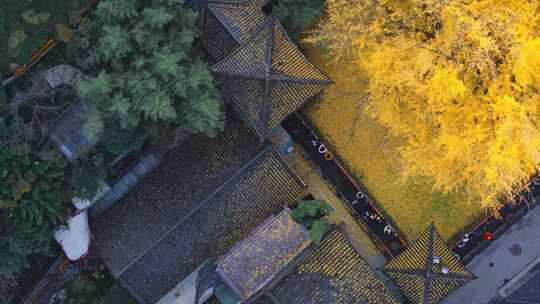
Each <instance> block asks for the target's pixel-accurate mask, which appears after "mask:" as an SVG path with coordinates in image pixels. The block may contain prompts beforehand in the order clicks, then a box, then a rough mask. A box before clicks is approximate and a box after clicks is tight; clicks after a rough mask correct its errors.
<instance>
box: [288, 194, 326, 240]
mask: <svg viewBox="0 0 540 304" xmlns="http://www.w3.org/2000/svg"><path fill="white" fill-rule="evenodd" d="M330 211H331V209H330V206H328V204H327V203H326V202H323V201H320V200H310V201H301V202H300V203H298V206H296V208H294V209H293V210H292V212H291V217H292V218H293V220H294V221H295V222H298V223H300V224H302V225H304V226H306V227H307V228H308V229H309V238H310V239H311V241H313V242H314V243H315V244H320V243H321V241H322V239H323V237H324V235H325V234H326V232H327V231H328V229H329V228H330V225H329V223H328V221H327V220H326V216H327V215H328V214H330Z"/></svg>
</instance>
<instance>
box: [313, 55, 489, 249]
mask: <svg viewBox="0 0 540 304" xmlns="http://www.w3.org/2000/svg"><path fill="white" fill-rule="evenodd" d="M307 53H308V56H309V58H310V59H311V61H312V62H314V64H315V65H316V66H318V67H320V68H321V69H323V71H324V72H325V73H327V74H328V75H329V76H330V78H331V79H332V80H333V81H334V82H335V84H334V85H333V86H331V87H330V88H328V89H326V90H325V91H324V93H323V94H322V97H321V99H320V100H319V101H316V102H313V103H311V104H310V106H308V108H307V109H306V112H307V114H308V116H309V118H310V120H311V122H312V123H313V124H314V125H315V128H316V129H317V132H318V133H319V134H320V135H321V136H322V137H323V139H324V140H325V141H326V142H328V143H329V145H330V146H331V148H332V150H333V151H334V152H335V153H337V154H338V155H339V158H340V159H341V160H342V161H343V162H344V163H345V165H346V167H347V168H348V169H349V170H350V171H351V173H352V174H353V175H354V176H355V177H356V178H357V179H358V180H359V181H360V182H361V183H362V184H363V185H364V186H365V187H366V188H367V190H368V192H369V193H370V194H371V196H372V197H373V198H374V199H375V201H376V202H377V204H378V206H379V207H380V208H381V209H382V210H383V212H384V213H385V214H386V215H388V216H390V217H391V219H392V220H393V221H394V223H395V224H396V225H397V227H398V229H399V230H400V231H401V232H402V233H404V234H405V236H406V237H407V238H408V239H409V241H412V240H414V239H415V238H416V237H417V235H419V234H420V233H421V232H422V231H423V230H424V229H425V227H427V226H428V225H429V224H430V223H431V222H432V221H434V222H435V224H436V226H437V227H438V229H439V231H440V232H441V235H442V236H443V238H445V239H446V240H450V239H451V238H452V237H455V236H457V235H459V234H460V233H461V232H462V231H463V230H464V229H466V228H467V227H468V226H469V225H471V224H472V223H473V222H474V221H475V220H476V219H478V218H479V216H481V215H482V212H483V210H482V209H481V208H480V207H479V205H477V204H474V203H468V202H467V201H468V200H469V199H468V198H467V197H465V196H464V195H463V194H461V193H450V194H443V193H440V192H435V191H433V189H432V185H431V184H430V182H429V181H428V180H422V179H417V180H406V181H402V180H401V179H400V156H399V154H398V147H399V146H400V140H399V138H396V137H394V136H391V135H390V134H388V132H387V130H386V129H385V128H383V127H382V126H380V125H379V124H378V123H377V122H375V121H374V120H373V119H371V118H370V117H369V116H368V115H367V114H366V113H365V112H364V111H363V107H362V104H363V103H364V100H365V94H364V93H363V92H364V89H365V82H366V81H367V80H364V81H363V82H364V83H362V81H358V80H355V78H356V77H351V76H352V75H358V74H359V73H361V72H360V71H358V70H357V65H355V64H354V63H353V62H344V63H339V64H335V63H334V64H333V63H329V60H328V58H325V57H324V56H323V54H322V52H321V51H320V50H319V49H318V48H315V47H309V48H308V49H307ZM356 79H357V78H356Z"/></svg>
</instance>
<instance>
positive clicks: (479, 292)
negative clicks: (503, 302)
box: [443, 206, 540, 304]
mask: <svg viewBox="0 0 540 304" xmlns="http://www.w3.org/2000/svg"><path fill="white" fill-rule="evenodd" d="M516 244H517V245H519V246H521V248H522V252H521V254H520V255H519V256H514V255H512V254H511V253H510V250H509V249H510V247H512V246H513V245H516ZM539 256H540V206H539V207H536V208H534V209H533V210H532V211H531V212H529V213H528V214H527V215H526V216H525V217H524V218H523V219H521V220H520V221H519V222H518V223H516V224H514V225H512V227H511V228H510V229H509V230H508V231H507V232H506V233H505V234H504V235H503V236H501V237H500V238H499V239H497V240H496V241H494V242H493V244H491V245H490V246H489V247H488V248H487V249H486V250H484V252H483V253H481V254H480V255H478V256H476V257H475V258H474V259H473V260H472V261H471V262H470V263H469V264H468V265H467V267H468V268H469V270H471V271H472V272H473V273H474V274H475V275H477V276H478V279H476V280H475V281H473V282H471V283H469V284H468V285H466V286H464V287H462V288H461V289H459V290H458V291H456V292H455V293H454V294H452V295H450V297H448V298H447V299H446V300H445V301H444V302H443V304H487V303H488V302H489V301H490V300H492V299H493V298H495V297H497V296H498V295H499V294H498V291H499V289H500V288H501V287H502V286H503V285H504V284H505V282H506V281H508V280H511V279H512V278H513V277H514V276H516V275H517V274H518V273H519V272H520V271H521V270H523V269H524V268H525V267H527V265H528V264H530V263H531V262H533V261H534V260H535V259H536V258H537V257H539Z"/></svg>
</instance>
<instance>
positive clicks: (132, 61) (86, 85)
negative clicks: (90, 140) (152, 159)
mask: <svg viewBox="0 0 540 304" xmlns="http://www.w3.org/2000/svg"><path fill="white" fill-rule="evenodd" d="M93 17H94V20H93V25H92V28H91V29H90V34H89V37H83V38H80V39H86V40H89V41H87V43H81V45H82V46H84V45H88V47H87V48H82V47H81V48H80V50H79V51H81V52H84V53H85V54H84V56H82V57H81V58H84V59H83V61H82V63H81V64H82V66H83V68H84V69H85V70H86V72H87V73H88V74H90V75H91V76H93V77H90V78H89V79H88V80H85V81H82V82H80V83H79V86H78V89H79V92H80V94H81V96H82V97H83V99H84V100H87V102H89V103H90V104H92V105H93V106H94V109H95V110H94V111H93V112H92V113H91V114H90V115H89V116H88V119H87V123H86V130H87V132H90V133H92V132H100V131H102V130H103V129H107V128H108V127H109V126H112V125H118V124H119V125H120V126H121V128H123V129H128V130H135V129H137V128H141V126H148V125H149V124H152V123H156V122H160V123H163V122H165V123H169V124H174V125H176V126H178V127H179V128H183V129H186V130H188V131H192V132H200V133H205V134H207V135H210V136H212V135H214V134H215V133H216V132H217V131H218V130H220V129H221V127H222V120H223V114H222V111H221V109H220V106H219V103H218V98H217V97H218V93H217V90H216V88H215V86H214V82H213V80H212V77H211V76H210V74H209V72H208V71H207V67H206V65H205V64H204V63H203V61H202V60H201V59H200V58H198V57H197V56H195V55H194V53H195V52H193V42H194V39H195V36H196V35H197V27H196V16H195V13H194V12H193V11H191V10H190V9H189V8H185V7H184V6H183V1H182V0H157V1H143V0H137V1H133V0H114V1H113V0H104V1H100V2H99V4H98V6H97V8H96V10H95V12H94V16H93Z"/></svg>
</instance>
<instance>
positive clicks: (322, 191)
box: [286, 145, 386, 268]
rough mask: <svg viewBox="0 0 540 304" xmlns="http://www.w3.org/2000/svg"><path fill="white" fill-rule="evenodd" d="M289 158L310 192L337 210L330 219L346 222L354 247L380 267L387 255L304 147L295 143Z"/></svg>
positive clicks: (371, 264) (375, 265)
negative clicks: (328, 182) (374, 242)
mask: <svg viewBox="0 0 540 304" xmlns="http://www.w3.org/2000/svg"><path fill="white" fill-rule="evenodd" d="M286 158H287V160H288V161H289V163H290V164H291V166H292V167H293V168H294V169H295V170H296V172H298V174H299V175H300V176H301V177H302V179H303V180H304V181H305V182H306V183H307V185H308V192H309V193H311V194H312V195H313V196H314V197H315V198H316V199H321V200H324V201H326V202H328V203H329V204H330V205H331V206H332V208H333V209H335V212H332V213H331V214H330V221H331V222H332V223H334V224H340V223H345V227H346V230H347V235H348V236H349V239H350V240H351V241H352V242H353V245H354V247H355V248H356V249H357V250H358V252H359V253H360V255H361V256H362V257H363V258H364V259H365V260H366V262H368V264H370V266H371V267H373V268H380V267H382V266H383V265H384V264H385V263H386V259H385V257H384V256H383V255H382V254H381V251H380V250H378V249H377V248H376V247H375V245H374V244H373V241H372V240H371V238H370V237H369V236H368V234H367V233H366V232H365V231H364V230H363V228H362V227H360V225H359V224H358V223H357V222H356V220H355V219H354V218H353V217H352V216H351V214H350V212H349V211H348V210H347V208H346V207H345V204H344V202H343V201H342V200H341V199H339V198H338V197H337V196H336V195H335V194H334V191H333V190H332V189H331V188H330V186H328V184H326V182H325V181H324V180H323V179H322V177H321V176H320V175H319V174H318V173H317V172H316V171H315V170H314V169H313V167H312V165H311V164H310V162H309V161H308V160H307V158H306V156H305V154H304V152H303V151H302V148H301V147H299V146H297V145H295V146H294V152H293V153H292V154H290V155H288V156H287V157H286Z"/></svg>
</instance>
